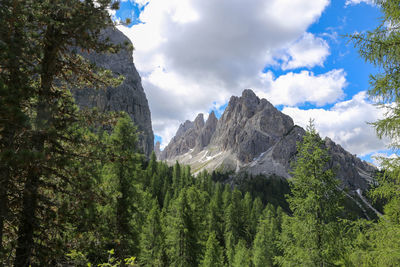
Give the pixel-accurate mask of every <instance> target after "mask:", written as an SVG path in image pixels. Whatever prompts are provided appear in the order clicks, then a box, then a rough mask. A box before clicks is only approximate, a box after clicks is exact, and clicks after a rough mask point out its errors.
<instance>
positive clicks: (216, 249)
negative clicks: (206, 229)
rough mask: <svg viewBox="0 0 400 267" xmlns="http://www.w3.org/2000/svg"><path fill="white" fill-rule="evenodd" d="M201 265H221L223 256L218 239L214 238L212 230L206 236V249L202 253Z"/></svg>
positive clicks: (214, 266) (207, 266) (215, 266)
mask: <svg viewBox="0 0 400 267" xmlns="http://www.w3.org/2000/svg"><path fill="white" fill-rule="evenodd" d="M201 266H202V267H223V266H224V257H223V251H222V248H221V246H220V245H219V241H218V240H217V238H216V235H215V233H214V232H211V233H210V234H209V236H208V240H207V245H206V251H205V254H204V258H203V261H202V262H201Z"/></svg>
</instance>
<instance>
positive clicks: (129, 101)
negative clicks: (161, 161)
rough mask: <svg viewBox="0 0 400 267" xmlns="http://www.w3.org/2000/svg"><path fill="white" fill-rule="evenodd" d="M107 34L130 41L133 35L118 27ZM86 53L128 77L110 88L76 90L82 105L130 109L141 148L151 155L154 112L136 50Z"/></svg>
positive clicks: (108, 30)
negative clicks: (152, 115)
mask: <svg viewBox="0 0 400 267" xmlns="http://www.w3.org/2000/svg"><path fill="white" fill-rule="evenodd" d="M104 36H105V37H109V38H110V41H111V42H113V43H116V44H126V43H130V41H129V39H128V38H127V37H126V36H125V35H124V34H123V33H122V32H120V31H119V30H117V29H115V28H109V29H107V30H105V31H104ZM84 56H85V57H87V58H88V59H89V60H90V61H91V62H93V63H95V64H96V65H97V66H100V67H102V68H105V69H110V70H111V71H112V72H113V73H114V74H116V75H123V76H124V77H125V80H124V82H123V83H122V84H121V85H120V86H118V87H115V88H113V87H109V88H107V89H106V90H96V89H93V88H86V89H83V90H74V91H73V95H74V97H75V101H76V103H77V104H78V106H80V107H90V108H91V107H97V108H98V109H99V110H100V111H125V112H126V113H128V114H129V116H130V117H131V118H132V121H133V122H134V123H135V125H136V126H137V127H138V131H139V145H140V148H141V150H142V151H143V152H144V153H145V154H146V155H148V156H149V155H150V154H151V152H152V151H153V146H154V145H153V142H154V135H153V130H152V126H151V115H150V109H149V104H148V102H147V98H146V94H145V92H144V89H143V87H142V83H141V78H140V76H139V74H138V72H137V70H136V68H135V65H134V63H133V58H132V52H131V51H130V50H128V49H121V50H120V51H119V53H117V54H97V53H91V54H85V55H84Z"/></svg>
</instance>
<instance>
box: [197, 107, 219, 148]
mask: <svg viewBox="0 0 400 267" xmlns="http://www.w3.org/2000/svg"><path fill="white" fill-rule="evenodd" d="M217 123H218V119H217V117H215V114H214V111H212V112H211V113H210V115H208V119H207V121H206V124H205V125H204V127H203V128H202V129H201V132H200V135H199V138H198V139H197V141H196V150H197V151H201V150H202V149H203V148H204V147H206V146H208V145H209V144H210V141H211V137H212V136H213V134H214V132H215V129H216V128H217Z"/></svg>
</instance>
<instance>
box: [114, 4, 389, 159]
mask: <svg viewBox="0 0 400 267" xmlns="http://www.w3.org/2000/svg"><path fill="white" fill-rule="evenodd" d="M266 2H268V5H266V4H265V3H266ZM115 16H116V17H117V18H121V19H125V18H126V17H129V18H131V19H132V21H133V23H132V24H131V25H129V26H127V27H125V26H120V27H119V28H120V29H121V30H122V31H123V32H124V33H125V34H126V35H127V36H128V37H129V38H130V39H131V40H132V42H133V44H134V46H135V48H136V50H135V52H134V61H135V64H136V67H137V68H138V70H139V72H140V74H141V76H142V82H143V86H144V88H145V91H146V94H147V96H148V99H149V104H150V108H151V112H152V121H153V129H154V131H155V134H156V141H161V142H162V147H163V146H165V145H167V143H168V142H169V140H170V138H172V137H173V135H174V133H175V132H176V130H177V128H178V126H179V124H180V123H182V122H183V121H184V120H186V119H190V120H193V119H194V117H195V116H196V114H197V113H199V112H203V113H205V114H207V113H208V112H209V111H211V110H215V111H216V113H217V115H220V114H221V113H222V112H223V109H224V108H225V107H226V103H227V102H228V100H229V97H230V96H231V95H240V94H241V91H242V90H243V89H245V88H251V89H253V90H254V91H255V92H256V94H257V95H258V96H259V97H264V98H266V99H268V100H269V101H270V102H271V103H273V104H274V105H275V106H276V107H277V108H278V109H280V110H281V111H283V112H284V113H286V114H288V115H290V116H291V117H292V118H293V119H294V121H295V123H297V124H299V125H301V126H304V124H306V122H307V121H308V119H309V118H310V117H311V118H314V119H315V121H316V126H317V129H318V130H319V131H320V133H321V135H322V136H329V137H330V138H332V139H333V140H334V141H335V142H337V143H339V144H341V145H342V146H343V147H344V148H345V149H347V150H349V151H350V152H352V153H354V154H357V155H360V156H361V157H362V158H363V159H366V160H368V161H373V160H372V159H371V156H373V155H377V154H382V153H383V154H388V153H390V151H388V150H386V148H385V146H386V145H387V141H385V140H378V139H377V138H376V136H375V134H374V131H373V129H372V128H371V127H370V126H369V125H368V124H366V122H367V121H369V122H371V121H374V120H376V119H378V118H380V117H381V116H382V111H381V110H378V109H377V108H376V107H375V106H374V105H372V103H371V102H370V101H369V100H368V98H367V96H366V94H365V91H366V90H367V89H368V88H369V84H368V76H369V74H370V73H373V72H375V71H376V70H375V69H374V67H373V66H371V65H370V64H368V63H366V62H364V60H363V59H361V58H360V57H359V56H358V53H357V50H356V49H355V48H354V47H353V45H352V43H349V40H348V39H347V38H345V37H344V36H345V35H346V34H351V33H354V32H362V31H366V30H372V29H374V28H375V27H376V26H378V25H379V23H380V21H379V18H380V16H381V14H380V11H379V8H378V7H376V6H374V5H372V4H370V1H369V0H331V1H329V0H315V1H309V0H271V1H263V0H254V1H251V2H247V1H240V0H221V1H218V2H215V1H212V0H169V1H163V0H150V1H146V0H137V1H133V0H125V1H123V2H122V3H121V8H120V10H119V11H117V13H116V15H115Z"/></svg>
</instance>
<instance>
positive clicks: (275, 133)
mask: <svg viewBox="0 0 400 267" xmlns="http://www.w3.org/2000/svg"><path fill="white" fill-rule="evenodd" d="M292 127H293V120H292V119H291V118H290V117H289V116H287V115H284V114H283V113H281V112H280V111H278V110H277V109H276V108H275V107H274V106H273V105H272V104H271V103H269V102H268V101H267V100H266V99H261V100H260V99H259V98H258V97H257V96H256V95H255V94H254V92H253V91H251V90H244V91H243V94H242V97H240V98H239V97H236V96H232V97H231V99H230V101H229V104H228V106H227V108H226V110H225V112H224V114H223V115H222V117H221V120H220V122H219V123H218V126H217V129H216V131H215V134H214V137H213V139H212V141H211V143H212V145H214V146H219V147H221V148H222V149H223V150H228V149H229V150H232V152H233V153H235V154H237V155H238V159H239V160H240V161H241V162H243V163H249V162H251V161H252V160H253V159H254V158H255V157H256V156H258V155H259V154H260V153H262V152H264V151H266V150H268V149H269V148H270V147H271V146H273V144H275V143H276V142H277V141H278V140H279V138H280V137H282V136H283V135H284V134H286V133H287V132H289V130H290V129H291V128H292Z"/></svg>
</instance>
